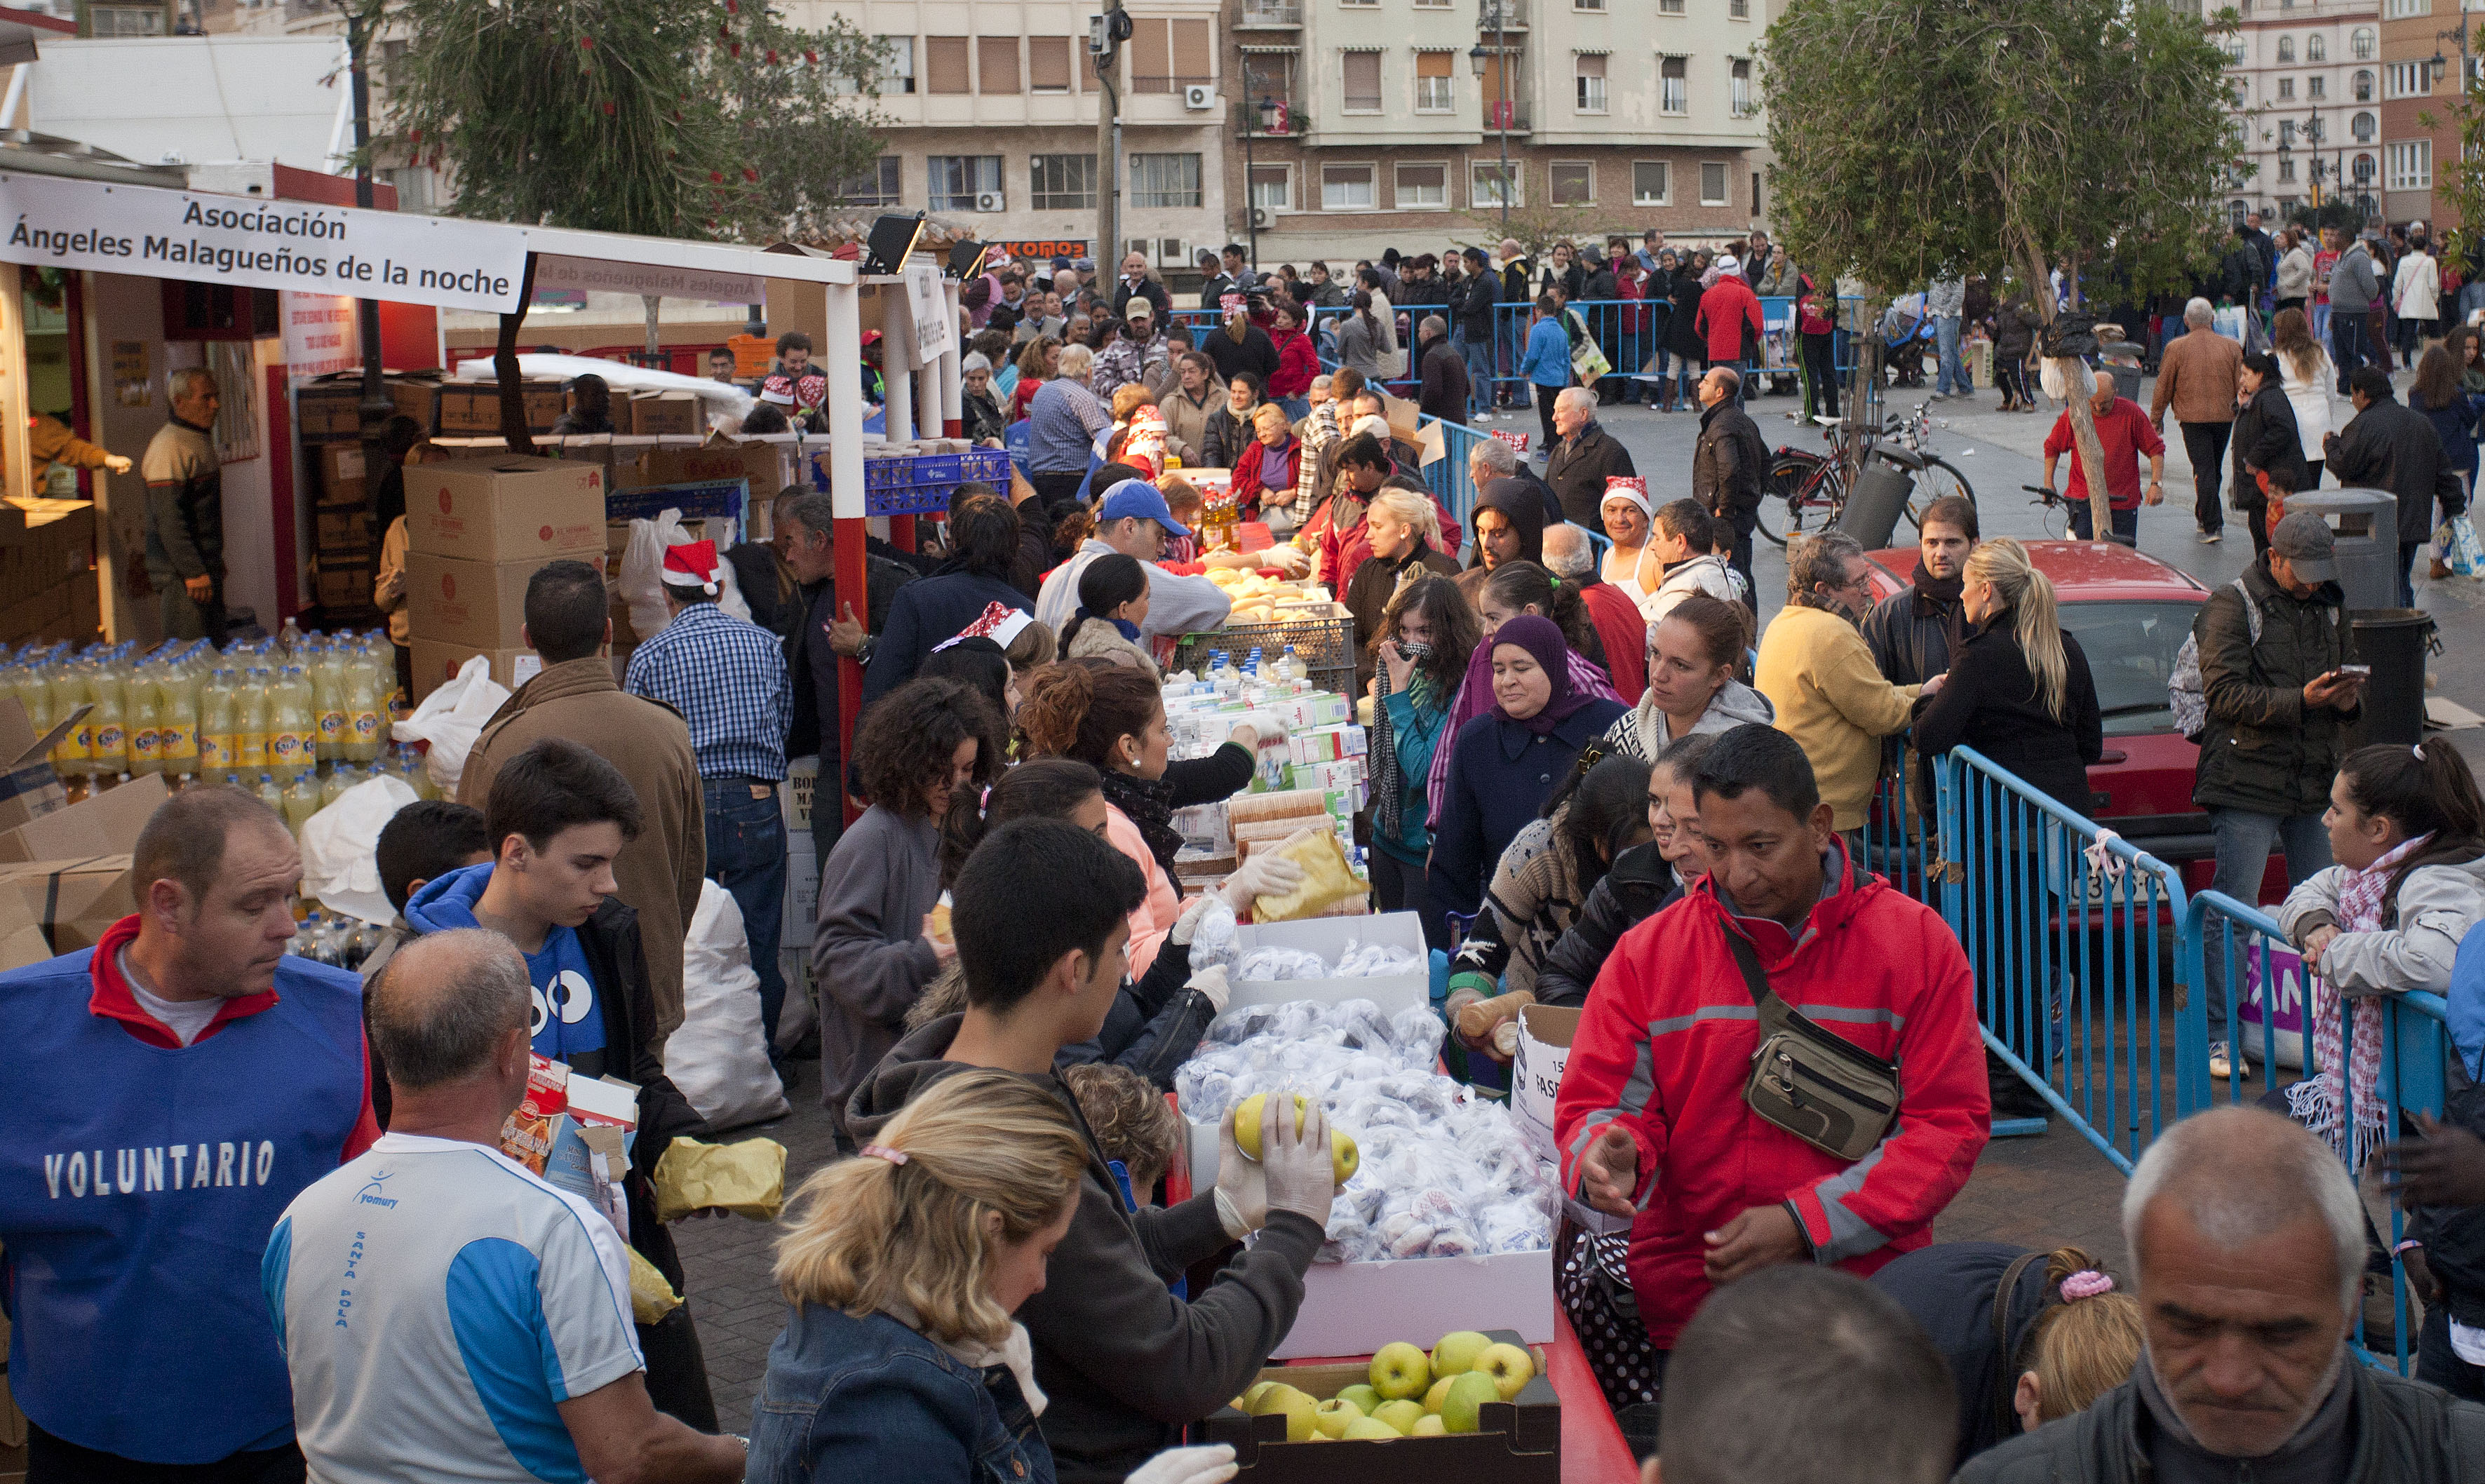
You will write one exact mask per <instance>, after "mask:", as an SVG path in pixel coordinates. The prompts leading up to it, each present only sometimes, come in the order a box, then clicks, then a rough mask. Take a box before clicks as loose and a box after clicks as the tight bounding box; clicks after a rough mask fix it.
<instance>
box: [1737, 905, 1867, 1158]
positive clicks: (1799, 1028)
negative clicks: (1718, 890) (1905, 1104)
mask: <svg viewBox="0 0 2485 1484" xmlns="http://www.w3.org/2000/svg"><path fill="white" fill-rule="evenodd" d="M1724 931H1725V934H1726V942H1727V943H1728V945H1729V946H1731V947H1732V948H1734V962H1735V963H1736V964H1737V965H1739V966H1740V967H1741V968H1742V971H1743V982H1744V984H1745V985H1746V986H1747V987H1748V988H1749V989H1750V990H1751V992H1752V1003H1753V1004H1755V1005H1757V1006H1758V1007H1759V1008H1760V1012H1761V1049H1760V1050H1759V1051H1756V1052H1754V1053H1753V1054H1752V1071H1751V1075H1750V1076H1749V1077H1748V1078H1746V1079H1745V1080H1744V1083H1743V1101H1744V1102H1745V1103H1747V1104H1749V1105H1750V1106H1751V1110H1752V1112H1754V1113H1759V1114H1760V1115H1761V1118H1763V1119H1765V1120H1766V1121H1768V1122H1770V1123H1773V1124H1775V1125H1777V1126H1778V1127H1779V1128H1782V1129H1784V1130H1786V1131H1787V1132H1788V1133H1789V1134H1792V1135H1793V1136H1794V1137H1795V1138H1797V1139H1800V1140H1803V1141H1804V1142H1805V1143H1808V1144H1810V1145H1812V1146H1813V1147H1814V1148H1816V1149H1818V1150H1819V1151H1820V1152H1821V1153H1823V1154H1826V1155H1829V1156H1830V1157H1831V1158H1833V1159H1839V1160H1843V1161H1845V1162H1847V1163H1848V1164H1853V1163H1854V1162H1855V1161H1857V1160H1860V1159H1862V1158H1863V1157H1864V1156H1866V1155H1868V1154H1870V1153H1871V1152H1872V1150H1873V1149H1874V1148H1875V1147H1876V1146H1878V1145H1879V1143H1880V1142H1881V1140H1882V1139H1883V1137H1884V1136H1886V1135H1887V1134H1888V1133H1889V1132H1890V1126H1891V1125H1892V1124H1894V1123H1896V1122H1897V1121H1898V1100H1899V1097H1900V1089H1899V1086H1898V1063H1897V1062H1895V1061H1884V1060H1883V1059H1881V1058H1879V1057H1876V1056H1873V1055H1872V1054H1871V1052H1868V1051H1866V1050H1865V1049H1864V1048H1862V1047H1860V1046H1858V1045H1856V1044H1855V1043H1854V1042H1852V1041H1850V1040H1847V1039H1846V1038H1845V1037H1844V1036H1842V1035H1839V1034H1837V1033H1836V1032H1834V1031H1825V1030H1823V1029H1821V1028H1820V1027H1819V1026H1817V1025H1816V1024H1814V1023H1813V1022H1812V1021H1810V1020H1808V1019H1806V1018H1805V1017H1804V1016H1803V1015H1802V1014H1801V1013H1800V1012H1798V1011H1797V1010H1796V1009H1795V1007H1794V1006H1792V1005H1790V1004H1789V1003H1786V1002H1785V1001H1784V1000H1781V999H1779V998H1778V995H1777V991H1775V990H1773V989H1771V988H1770V987H1769V980H1768V976H1767V975H1766V974H1763V973H1762V972H1761V961H1760V957H1759V955H1758V954H1756V953H1754V952H1753V951H1752V946H1751V944H1750V943H1749V942H1747V941H1745V939H1744V938H1743V936H1742V935H1741V934H1740V933H1737V932H1735V931H1734V929H1732V928H1726V929H1724Z"/></svg>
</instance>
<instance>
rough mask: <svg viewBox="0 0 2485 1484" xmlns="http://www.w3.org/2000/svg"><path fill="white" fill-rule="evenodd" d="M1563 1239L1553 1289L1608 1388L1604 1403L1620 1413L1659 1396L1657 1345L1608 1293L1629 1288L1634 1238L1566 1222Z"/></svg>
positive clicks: (1601, 1384)
mask: <svg viewBox="0 0 2485 1484" xmlns="http://www.w3.org/2000/svg"><path fill="white" fill-rule="evenodd" d="M1558 1241H1559V1243H1560V1246H1559V1249H1558V1250H1559V1251H1560V1253H1561V1262H1560V1265H1559V1266H1558V1267H1557V1268H1556V1269H1555V1271H1554V1277H1553V1291H1554V1292H1555V1294H1557V1295H1558V1296H1559V1297H1560V1298H1561V1300H1562V1308H1563V1311H1564V1312H1565V1313H1567V1314H1569V1315H1570V1328H1571V1330H1572V1331H1573V1332H1575V1333H1577V1334H1578V1336H1579V1348H1580V1349H1581V1350H1583V1351H1585V1352H1586V1353H1587V1357H1588V1368H1589V1369H1591V1370H1593V1371H1595V1372H1596V1376H1597V1385H1598V1386H1599V1387H1601V1388H1604V1393H1605V1405H1606V1406H1608V1407H1611V1408H1613V1409H1614V1410H1615V1411H1617V1412H1619V1411H1621V1410H1622V1409H1623V1408H1625V1407H1629V1406H1635V1405H1638V1404H1641V1403H1645V1402H1653V1401H1655V1400H1656V1397H1657V1387H1658V1383H1659V1381H1660V1380H1661V1379H1662V1377H1663V1374H1664V1371H1663V1366H1662V1364H1661V1363H1660V1361H1659V1359H1658V1356H1657V1352H1656V1347H1655V1346H1654V1345H1653V1344H1652V1343H1650V1341H1649V1337H1648V1328H1647V1327H1646V1326H1645V1325H1643V1324H1641V1323H1640V1320H1639V1315H1638V1314H1636V1313H1630V1312H1624V1311H1620V1310H1617V1309H1616V1308H1615V1306H1614V1303H1613V1300H1612V1298H1611V1297H1610V1296H1609V1294H1610V1291H1611V1290H1613V1289H1620V1290H1621V1291H1623V1292H1625V1293H1627V1292H1629V1290H1630V1268H1629V1265H1628V1258H1629V1255H1630V1239H1629V1238H1628V1237H1626V1236H1621V1235H1615V1236H1602V1237H1598V1236H1589V1235H1587V1234H1586V1233H1584V1232H1581V1231H1579V1230H1578V1229H1577V1228H1576V1227H1574V1226H1572V1225H1570V1223H1568V1222H1565V1223H1563V1224H1562V1231H1561V1235H1560V1237H1559V1239H1558Z"/></svg>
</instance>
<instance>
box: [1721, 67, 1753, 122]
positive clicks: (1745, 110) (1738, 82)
mask: <svg viewBox="0 0 2485 1484" xmlns="http://www.w3.org/2000/svg"><path fill="white" fill-rule="evenodd" d="M1727 81H1728V86H1729V89H1730V91H1731V94H1732V96H1733V99H1734V117H1735V118H1737V119H1740V118H1745V117H1747V116H1749V115H1751V114H1753V113H1757V112H1758V111H1759V110H1758V109H1757V108H1755V107H1754V106H1753V103H1752V64H1750V63H1749V62H1737V63H1735V64H1734V71H1733V74H1732V75H1731V76H1730V77H1729V78H1728V79H1727Z"/></svg>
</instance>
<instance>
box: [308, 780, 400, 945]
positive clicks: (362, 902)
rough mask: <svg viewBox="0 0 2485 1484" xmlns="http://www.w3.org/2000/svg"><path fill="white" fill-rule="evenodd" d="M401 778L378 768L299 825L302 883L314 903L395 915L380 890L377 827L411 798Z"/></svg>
mask: <svg viewBox="0 0 2485 1484" xmlns="http://www.w3.org/2000/svg"><path fill="white" fill-rule="evenodd" d="M414 800H415V792H414V790H413V789H412V788H410V787H408V786H406V783H405V780H403V779H400V778H391V777H388V776H387V775H385V774H383V775H382V776H380V777H378V778H374V779H369V780H367V781H366V782H363V783H356V784H355V785H354V786H353V787H351V788H348V789H346V790H345V791H344V792H343V793H341V794H339V795H337V799H336V802H335V803H333V804H330V805H329V806H328V807H327V808H325V809H323V810H321V811H319V812H317V813H315V814H314V815H312V816H311V818H310V820H309V822H308V823H306V824H304V825H303V826H302V887H303V891H304V892H305V893H307V894H309V895H311V896H314V897H316V898H318V901H319V905H320V906H322V907H327V908H331V909H334V910H336V911H339V912H343V913H347V914H349V915H351V916H353V917H358V918H360V919H362V920H363V921H366V922H378V923H382V924H385V923H387V921H389V920H390V919H391V918H394V917H396V909H395V908H394V907H392V906H390V905H389V899H388V893H386V892H383V891H381V890H380V867H379V862H378V860H377V859H376V858H375V857H374V855H373V852H374V851H376V850H377V849H378V848H379V842H380V831H381V829H383V828H384V827H385V826H386V825H387V824H388V822H389V821H390V820H391V819H393V818H395V817H396V811H398V810H401V809H403V808H405V807H406V806H407V805H409V804H411V803H413V802H414Z"/></svg>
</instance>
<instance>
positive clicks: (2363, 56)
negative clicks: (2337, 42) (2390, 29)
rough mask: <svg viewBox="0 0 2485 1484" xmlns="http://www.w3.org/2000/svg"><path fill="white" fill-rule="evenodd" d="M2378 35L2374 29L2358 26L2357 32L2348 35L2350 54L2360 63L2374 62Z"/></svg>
mask: <svg viewBox="0 0 2485 1484" xmlns="http://www.w3.org/2000/svg"><path fill="white" fill-rule="evenodd" d="M2375 40H2376V33H2375V32H2374V30H2373V28H2372V27H2370V26H2358V27H2357V28H2356V29H2355V30H2353V31H2351V32H2349V33H2347V51H2348V54H2349V55H2351V56H2353V57H2354V58H2355V59H2356V60H2357V61H2359V62H2370V61H2372V60H2373V45H2374V41H2375Z"/></svg>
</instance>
